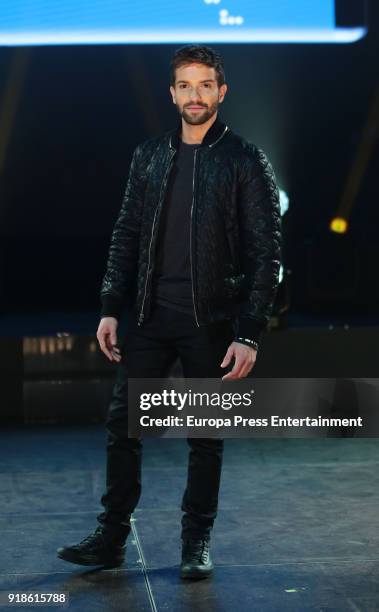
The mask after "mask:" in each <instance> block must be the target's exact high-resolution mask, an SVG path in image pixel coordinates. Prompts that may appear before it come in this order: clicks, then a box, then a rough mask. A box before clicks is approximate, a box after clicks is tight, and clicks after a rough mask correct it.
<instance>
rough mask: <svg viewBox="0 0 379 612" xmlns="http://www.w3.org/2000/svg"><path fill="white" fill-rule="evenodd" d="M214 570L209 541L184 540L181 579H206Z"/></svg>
mask: <svg viewBox="0 0 379 612" xmlns="http://www.w3.org/2000/svg"><path fill="white" fill-rule="evenodd" d="M212 570H213V563H212V559H211V556H210V552H209V540H202V539H192V538H191V539H185V540H183V545H182V563H181V565H180V576H181V578H206V577H207V576H209V575H210V574H211V573H212Z"/></svg>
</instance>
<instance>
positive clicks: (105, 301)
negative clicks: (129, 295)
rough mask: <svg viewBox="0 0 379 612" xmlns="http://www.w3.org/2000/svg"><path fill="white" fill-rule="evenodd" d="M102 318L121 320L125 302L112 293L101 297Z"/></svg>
mask: <svg viewBox="0 0 379 612" xmlns="http://www.w3.org/2000/svg"><path fill="white" fill-rule="evenodd" d="M101 303H102V306H101V310H100V317H101V318H102V317H114V318H115V319H120V318H121V314H122V310H123V301H122V299H120V298H119V297H116V296H115V295H112V294H110V293H105V294H104V295H102V296H101Z"/></svg>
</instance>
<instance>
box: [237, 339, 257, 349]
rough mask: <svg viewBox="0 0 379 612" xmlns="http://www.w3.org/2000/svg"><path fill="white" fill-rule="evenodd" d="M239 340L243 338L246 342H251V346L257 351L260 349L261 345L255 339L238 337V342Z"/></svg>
mask: <svg viewBox="0 0 379 612" xmlns="http://www.w3.org/2000/svg"><path fill="white" fill-rule="evenodd" d="M238 340H243V342H244V343H247V344H249V346H252V347H253V349H255V350H256V351H257V350H258V346H259V345H258V342H255V340H250V339H249V338H236V342H238Z"/></svg>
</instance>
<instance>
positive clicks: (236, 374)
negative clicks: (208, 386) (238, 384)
mask: <svg viewBox="0 0 379 612" xmlns="http://www.w3.org/2000/svg"><path fill="white" fill-rule="evenodd" d="M232 357H234V366H233V369H232V370H231V371H230V372H228V373H227V374H225V376H222V379H221V380H238V379H239V378H245V376H247V375H248V373H249V372H250V371H251V370H252V369H253V367H254V364H255V361H256V358H257V351H256V350H255V349H253V348H252V347H251V346H247V345H246V344H242V343H241V342H232V344H231V345H230V346H229V348H228V350H227V351H226V355H225V357H224V359H223V361H222V363H221V367H222V368H225V367H226V366H228V365H229V363H230V360H231V359H232Z"/></svg>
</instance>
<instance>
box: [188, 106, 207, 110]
mask: <svg viewBox="0 0 379 612" xmlns="http://www.w3.org/2000/svg"><path fill="white" fill-rule="evenodd" d="M204 108H205V107H204V106H187V109H188V110H203V109H204Z"/></svg>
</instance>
